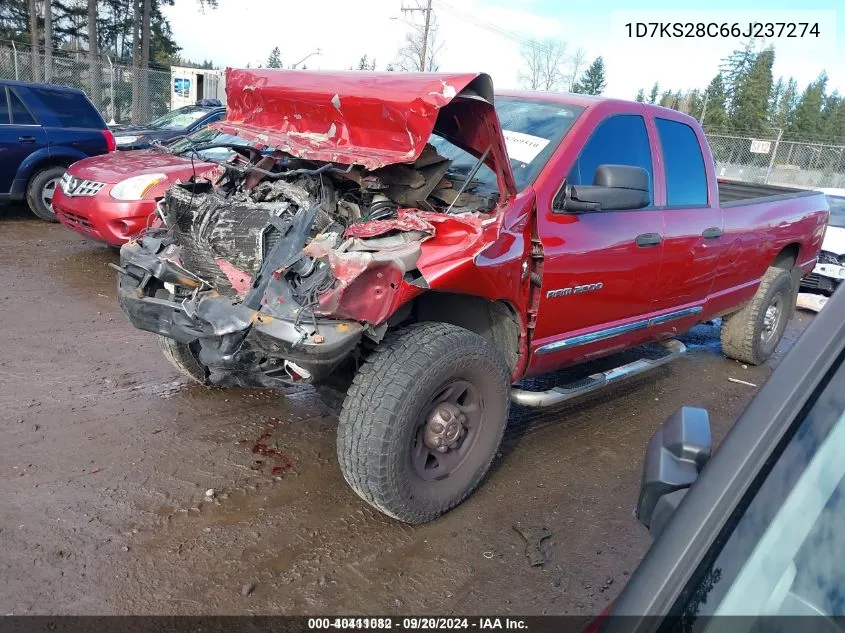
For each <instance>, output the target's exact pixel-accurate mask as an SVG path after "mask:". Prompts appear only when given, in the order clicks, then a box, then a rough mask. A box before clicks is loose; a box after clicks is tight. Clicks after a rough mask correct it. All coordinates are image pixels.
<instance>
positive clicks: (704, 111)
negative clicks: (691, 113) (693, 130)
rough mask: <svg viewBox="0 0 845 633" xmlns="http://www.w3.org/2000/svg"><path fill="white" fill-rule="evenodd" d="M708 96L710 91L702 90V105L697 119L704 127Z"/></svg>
mask: <svg viewBox="0 0 845 633" xmlns="http://www.w3.org/2000/svg"><path fill="white" fill-rule="evenodd" d="M709 98H710V91H709V90H705V91H704V105H703V106H702V107H701V116H700V117H699V119H698V122H699V123H700V124H701V126H702V127H704V115H705V114H707V100H708V99H709Z"/></svg>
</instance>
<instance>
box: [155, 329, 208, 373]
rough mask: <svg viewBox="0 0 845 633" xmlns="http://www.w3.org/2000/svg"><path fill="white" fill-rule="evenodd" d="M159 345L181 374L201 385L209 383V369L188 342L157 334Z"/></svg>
mask: <svg viewBox="0 0 845 633" xmlns="http://www.w3.org/2000/svg"><path fill="white" fill-rule="evenodd" d="M156 338H157V339H158V346H159V347H160V348H161V351H162V353H163V354H164V357H165V358H166V359H167V360H168V361H170V364H171V365H173V366H174V367H175V368H176V369H178V370H179V372H180V373H181V374H183V375H184V376H187V377H188V378H190V379H191V380H193V381H194V382H196V383H199V384H201V385H208V369H207V368H206V366H205V365H203V364H202V363H201V362H200V361H199V359H198V358H197V354H196V351H195V350H194V349H192V347H191V345H189V344H188V343H180V342H178V341H174V340H173V339H171V338H167V337H166V336H160V335H156Z"/></svg>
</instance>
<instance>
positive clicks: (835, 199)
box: [827, 196, 845, 229]
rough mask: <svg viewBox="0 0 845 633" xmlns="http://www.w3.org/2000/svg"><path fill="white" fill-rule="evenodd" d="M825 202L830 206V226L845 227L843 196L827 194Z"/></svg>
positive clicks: (844, 202) (844, 201)
mask: <svg viewBox="0 0 845 633" xmlns="http://www.w3.org/2000/svg"><path fill="white" fill-rule="evenodd" d="M827 204H828V205H829V206H830V222H828V224H829V225H830V226H836V227H839V228H840V229H845V198H842V197H840V196H827Z"/></svg>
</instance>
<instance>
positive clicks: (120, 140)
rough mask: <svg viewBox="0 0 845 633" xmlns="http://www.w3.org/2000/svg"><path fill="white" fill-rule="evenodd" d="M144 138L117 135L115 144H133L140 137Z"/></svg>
mask: <svg viewBox="0 0 845 633" xmlns="http://www.w3.org/2000/svg"><path fill="white" fill-rule="evenodd" d="M140 138H143V137H141V136H115V137H114V144H115V145H117V146H118V147H120V146H121V145H132V143H134V142H135V141H137V140H138V139H140Z"/></svg>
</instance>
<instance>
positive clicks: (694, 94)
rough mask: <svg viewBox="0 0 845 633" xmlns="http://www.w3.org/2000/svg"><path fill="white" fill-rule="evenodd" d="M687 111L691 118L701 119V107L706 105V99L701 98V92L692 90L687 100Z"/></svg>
mask: <svg viewBox="0 0 845 633" xmlns="http://www.w3.org/2000/svg"><path fill="white" fill-rule="evenodd" d="M686 101H687V103H686V111H687V114H689V115H690V116H691V117H693V118H695V119H701V107H702V106H703V105H704V99H702V97H701V91H700V90H698V89H696V90H691V91H690V93H689V94H688V95H687V99H686Z"/></svg>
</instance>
